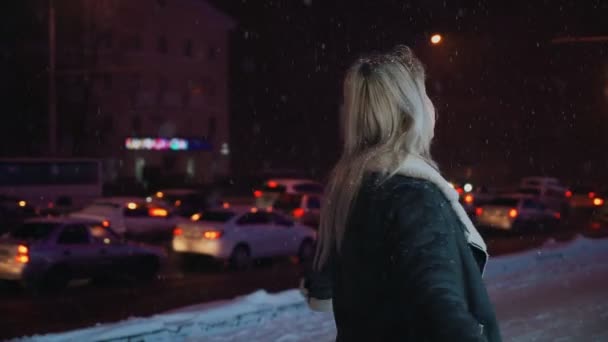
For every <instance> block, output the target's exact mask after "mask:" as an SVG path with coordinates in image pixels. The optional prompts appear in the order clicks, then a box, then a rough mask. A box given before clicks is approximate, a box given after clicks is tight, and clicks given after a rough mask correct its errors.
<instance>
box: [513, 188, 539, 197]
mask: <svg viewBox="0 0 608 342" xmlns="http://www.w3.org/2000/svg"><path fill="white" fill-rule="evenodd" d="M518 192H519V193H521V194H526V195H537V196H538V195H540V189H533V188H522V189H519V191H518Z"/></svg>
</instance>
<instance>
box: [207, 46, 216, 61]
mask: <svg viewBox="0 0 608 342" xmlns="http://www.w3.org/2000/svg"><path fill="white" fill-rule="evenodd" d="M216 58H217V49H216V48H214V47H210V48H209V49H208V50H207V59H209V60H210V61H213V60H215V59H216Z"/></svg>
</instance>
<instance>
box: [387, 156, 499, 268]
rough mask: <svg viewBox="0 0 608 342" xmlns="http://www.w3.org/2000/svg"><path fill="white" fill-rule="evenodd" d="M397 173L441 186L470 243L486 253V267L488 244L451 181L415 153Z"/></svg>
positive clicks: (408, 157)
mask: <svg viewBox="0 0 608 342" xmlns="http://www.w3.org/2000/svg"><path fill="white" fill-rule="evenodd" d="M397 174H400V175H403V176H408V177H412V178H419V179H424V180H427V181H429V182H431V183H433V184H435V185H436V186H437V187H438V188H439V190H441V192H442V193H443V194H444V195H445V197H447V199H448V200H449V202H450V204H451V206H452V209H453V210H454V212H456V215H457V216H458V218H459V219H460V222H462V224H463V226H464V227H465V231H464V233H465V236H466V239H467V241H468V242H469V244H470V245H471V246H472V247H474V248H477V249H479V250H480V251H482V252H483V254H484V255H485V260H484V263H483V265H484V266H483V268H484V269H485V264H486V262H487V259H488V252H487V247H486V244H485V242H484V241H483V238H482V237H481V235H480V234H479V232H478V231H477V229H476V228H475V226H474V225H473V222H471V219H469V216H468V215H467V213H466V212H465V210H464V208H463V207H462V205H461V204H460V202H459V201H458V199H459V194H458V192H457V191H456V190H454V188H452V186H451V185H450V183H448V181H446V180H445V178H443V176H442V175H441V174H440V173H439V171H437V170H436V169H435V168H434V167H432V166H431V165H430V164H429V163H428V162H426V161H425V160H424V159H422V158H420V157H418V156H415V155H408V156H407V158H406V159H405V160H404V161H403V162H402V163H401V164H400V165H399V169H398V170H397ZM482 272H483V270H482Z"/></svg>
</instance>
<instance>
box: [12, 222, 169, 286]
mask: <svg viewBox="0 0 608 342" xmlns="http://www.w3.org/2000/svg"><path fill="white" fill-rule="evenodd" d="M163 259H164V252H163V251H162V250H161V249H157V248H153V247H149V246H144V245H137V244H133V243H129V242H125V241H124V240H123V239H122V238H121V237H119V236H118V235H117V234H116V233H114V232H113V231H112V229H111V228H110V227H109V223H108V222H107V221H95V220H90V219H81V218H65V217H63V218H41V219H31V220H27V221H25V222H24V223H23V224H22V225H20V226H18V227H17V228H16V229H14V230H12V231H11V232H9V233H7V234H5V235H4V236H2V237H0V280H13V281H19V282H21V283H22V284H23V285H27V286H31V285H34V286H40V285H42V286H44V287H50V288H55V289H57V288H62V287H65V286H66V285H67V284H68V283H69V281H70V280H73V279H84V278H105V277H114V276H124V275H129V276H134V277H141V278H148V279H150V278H152V277H154V276H155V275H156V273H157V272H158V270H159V267H160V264H161V262H162V261H163Z"/></svg>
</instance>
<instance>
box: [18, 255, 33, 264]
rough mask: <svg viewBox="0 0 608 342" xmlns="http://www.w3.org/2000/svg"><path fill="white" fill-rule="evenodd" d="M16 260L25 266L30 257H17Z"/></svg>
mask: <svg viewBox="0 0 608 342" xmlns="http://www.w3.org/2000/svg"><path fill="white" fill-rule="evenodd" d="M16 259H17V261H18V262H20V263H22V264H27V263H28V262H30V257H29V256H27V255H17V257H16Z"/></svg>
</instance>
